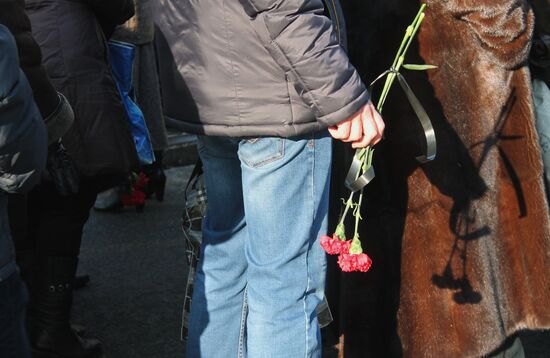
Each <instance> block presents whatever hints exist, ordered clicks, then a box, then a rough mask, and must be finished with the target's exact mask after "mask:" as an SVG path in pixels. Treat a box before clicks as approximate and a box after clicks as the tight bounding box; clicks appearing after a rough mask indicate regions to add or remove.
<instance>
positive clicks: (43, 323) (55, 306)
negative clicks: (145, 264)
mask: <svg viewBox="0 0 550 358" xmlns="http://www.w3.org/2000/svg"><path fill="white" fill-rule="evenodd" d="M77 262H78V259H77V258H76V257H74V258H65V257H41V258H36V261H35V269H34V275H33V284H32V287H33V290H32V291H31V300H30V306H29V310H28V321H29V338H30V342H31V348H32V353H33V358H101V357H103V353H102V349H101V343H100V342H99V341H98V340H96V339H87V338H82V337H80V336H79V335H78V334H77V333H76V332H75V331H74V329H73V328H72V327H71V324H70V318H71V306H72V303H73V283H74V277H75V272H76V266H77Z"/></svg>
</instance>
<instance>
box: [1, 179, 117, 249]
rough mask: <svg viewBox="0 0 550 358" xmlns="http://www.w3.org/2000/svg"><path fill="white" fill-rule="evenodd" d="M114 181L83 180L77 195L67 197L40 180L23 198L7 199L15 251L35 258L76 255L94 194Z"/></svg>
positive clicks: (13, 197) (94, 198)
mask: <svg viewBox="0 0 550 358" xmlns="http://www.w3.org/2000/svg"><path fill="white" fill-rule="evenodd" d="M113 180H115V179H114V178H112V177H109V178H106V177H91V178H85V179H83V180H82V181H81V185H80V190H79V192H78V193H76V194H73V195H69V196H63V195H61V194H59V192H58V191H57V190H56V188H55V185H54V184H53V183H52V182H49V181H43V182H42V183H41V184H40V185H38V186H37V187H35V188H34V189H33V190H32V191H31V192H29V193H28V194H26V195H13V196H10V199H9V209H8V212H9V216H10V226H11V230H12V236H13V239H14V243H15V248H16V251H17V252H18V253H22V252H31V253H33V256H35V257H36V256H41V257H51V256H53V257H76V256H78V255H79V253H80V244H81V241H82V230H83V228H84V225H85V224H86V221H87V220H88V218H89V215H90V209H91V208H92V206H93V205H94V202H95V200H96V197H97V193H98V192H99V191H100V190H102V189H103V188H104V187H105V186H106V185H108V184H106V183H110V182H111V181H113ZM116 180H119V178H117V179H116ZM116 180H115V181H116Z"/></svg>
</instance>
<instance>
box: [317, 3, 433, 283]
mask: <svg viewBox="0 0 550 358" xmlns="http://www.w3.org/2000/svg"><path fill="white" fill-rule="evenodd" d="M425 8H426V5H425V4H423V5H422V6H421V7H420V10H419V11H418V14H417V15H416V17H415V18H414V20H413V22H412V24H411V25H409V26H408V27H407V30H406V31H405V37H404V38H403V41H402V42H401V46H400V47H399V50H398V51H397V55H396V56H395V59H394V62H393V64H392V66H391V67H390V68H389V69H388V70H387V71H385V72H384V73H382V74H381V75H380V76H378V78H376V79H375V80H374V81H373V82H372V83H371V88H372V86H373V85H374V83H376V82H377V81H379V80H380V79H382V78H384V77H385V78H386V81H385V83H384V87H383V89H382V93H381V95H380V99H379V101H378V104H377V106H376V108H377V110H378V112H379V113H382V108H383V107H384V103H385V101H386V99H387V97H388V93H389V91H390V89H391V87H392V85H393V82H394V81H395V79H397V80H398V82H399V84H400V85H401V88H402V89H403V91H404V92H405V95H406V96H407V99H408V100H409V103H410V104H411V106H412V108H413V110H414V112H415V113H416V115H417V117H418V119H419V121H420V123H421V125H422V127H423V129H424V135H425V137H426V153H425V154H423V155H421V156H419V157H417V160H418V161H420V162H427V161H431V160H433V159H434V158H435V155H436V141H435V133H434V130H433V126H432V124H431V121H430V119H429V117H428V115H427V114H426V111H425V110H424V108H423V107H422V105H421V104H420V102H419V101H418V99H417V98H416V96H415V95H414V93H413V92H412V90H411V88H410V87H409V85H408V84H407V81H405V78H404V77H403V75H401V73H400V72H399V71H400V69H401V68H405V69H408V70H429V69H433V68H435V67H436V66H433V65H408V64H405V63H404V61H405V54H406V53H407V50H408V49H409V46H410V45H411V43H412V41H413V39H414V37H415V36H416V33H417V32H418V29H419V28H420V25H421V24H422V21H423V20H424V16H425V15H424V10H425ZM373 155H374V148H372V147H367V148H363V149H358V150H357V151H356V153H355V156H354V158H353V162H352V164H351V167H350V169H349V171H348V174H347V176H346V187H347V188H348V189H349V190H350V191H351V193H350V196H349V198H348V199H347V200H345V199H342V201H343V203H344V208H343V211H342V215H341V217H340V220H339V221H338V225H337V226H336V230H335V232H334V234H333V235H332V236H322V237H321V246H322V247H323V249H324V250H325V251H326V252H327V253H328V254H330V255H339V256H338V265H339V266H340V268H341V269H342V271H344V272H351V271H361V272H366V271H368V270H369V269H370V267H371V265H372V260H371V259H370V257H369V256H368V255H367V254H366V253H364V251H363V248H362V246H361V241H360V240H359V232H358V229H359V222H360V221H361V219H362V218H361V203H362V201H363V190H364V188H365V186H366V185H367V184H368V183H369V182H370V181H371V180H372V179H374V176H375V175H374V168H373V166H372V159H373ZM356 194H358V199H357V201H355V196H356ZM350 212H352V214H353V216H354V217H355V227H354V234H353V237H352V239H351V240H348V239H347V238H346V227H345V224H344V222H345V220H346V217H347V215H348V214H349V213H350Z"/></svg>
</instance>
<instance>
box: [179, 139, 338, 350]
mask: <svg viewBox="0 0 550 358" xmlns="http://www.w3.org/2000/svg"><path fill="white" fill-rule="evenodd" d="M331 146H332V143H331V138H330V137H329V136H328V134H327V133H326V132H321V133H317V134H310V135H307V136H302V137H296V138H287V139H283V138H260V139H250V140H239V139H231V138H220V137H200V138H199V141H198V148H199V154H200V157H201V159H202V161H203V165H204V173H205V183H206V191H207V196H208V210H207V215H206V218H205V220H204V222H203V243H202V247H201V258H200V261H199V265H198V268H197V276H196V281H195V289H194V292H193V298H192V304H191V314H190V319H189V321H190V323H189V324H190V327H189V338H188V343H187V358H197V357H201V358H210V357H223V358H226V357H245V356H247V357H252V358H263V357H284V358H288V357H293V358H294V357H320V356H321V337H320V331H319V325H318V322H317V315H316V312H315V309H316V307H317V305H318V304H319V303H320V302H321V301H322V299H323V297H324V282H325V272H326V258H325V254H324V251H323V250H322V248H321V247H320V245H319V237H320V235H324V234H326V230H327V212H328V194H329V184H330V183H329V181H330V165H331V156H332V148H331Z"/></svg>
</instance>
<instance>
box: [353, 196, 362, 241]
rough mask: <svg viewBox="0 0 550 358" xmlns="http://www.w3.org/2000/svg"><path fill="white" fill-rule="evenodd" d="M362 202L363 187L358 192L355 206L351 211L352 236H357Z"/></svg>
mask: <svg viewBox="0 0 550 358" xmlns="http://www.w3.org/2000/svg"><path fill="white" fill-rule="evenodd" d="M362 202H363V189H361V192H360V193H359V200H358V201H357V208H356V209H355V211H354V212H353V216H355V230H354V232H353V237H359V222H360V221H361V219H362V218H361V203H362Z"/></svg>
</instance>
